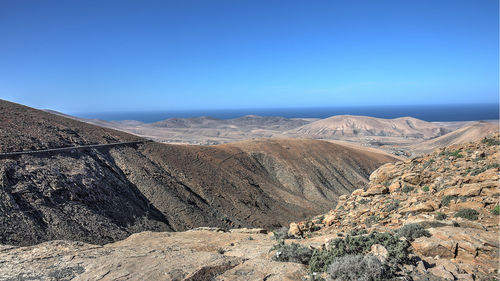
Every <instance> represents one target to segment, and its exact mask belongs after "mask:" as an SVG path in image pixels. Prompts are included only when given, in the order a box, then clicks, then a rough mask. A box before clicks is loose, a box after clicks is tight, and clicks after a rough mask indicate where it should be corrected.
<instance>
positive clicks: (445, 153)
mask: <svg viewBox="0 0 500 281" xmlns="http://www.w3.org/2000/svg"><path fill="white" fill-rule="evenodd" d="M460 152H462V150H461V149H458V150H455V151H442V152H441V153H439V155H442V156H453V157H456V158H462V157H464V156H463V155H462V154H461V153H460Z"/></svg>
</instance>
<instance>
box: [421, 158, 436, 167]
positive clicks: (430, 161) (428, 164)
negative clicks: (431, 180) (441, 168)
mask: <svg viewBox="0 0 500 281" xmlns="http://www.w3.org/2000/svg"><path fill="white" fill-rule="evenodd" d="M434 162H436V160H434V159H430V160H429V161H427V162H425V163H424V165H423V167H424V169H425V168H427V167H429V166H430V165H431V164H432V163H434Z"/></svg>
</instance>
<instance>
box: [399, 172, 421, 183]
mask: <svg viewBox="0 0 500 281" xmlns="http://www.w3.org/2000/svg"><path fill="white" fill-rule="evenodd" d="M401 179H402V180H403V181H404V182H407V183H410V184H413V185H418V184H420V176H419V174H417V173H406V174H404V175H403V176H401Z"/></svg>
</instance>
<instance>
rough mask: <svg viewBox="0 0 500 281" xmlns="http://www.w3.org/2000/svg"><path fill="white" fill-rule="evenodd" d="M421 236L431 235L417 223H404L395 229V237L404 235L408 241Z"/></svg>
mask: <svg viewBox="0 0 500 281" xmlns="http://www.w3.org/2000/svg"><path fill="white" fill-rule="evenodd" d="M423 236H425V237H431V234H430V233H429V231H427V230H426V229H425V228H424V227H423V226H422V225H420V224H418V223H410V224H406V225H404V226H402V227H401V228H399V229H398V230H397V231H396V237H398V238H401V237H406V239H408V241H410V242H413V241H414V240H415V239H417V238H419V237H423Z"/></svg>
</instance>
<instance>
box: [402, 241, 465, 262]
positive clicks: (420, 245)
mask: <svg viewBox="0 0 500 281" xmlns="http://www.w3.org/2000/svg"><path fill="white" fill-rule="evenodd" d="M411 245H412V247H413V249H414V251H415V253H417V254H419V255H422V256H425V257H435V256H439V257H441V258H454V257H455V251H456V249H457V242H455V241H450V240H442V239H438V238H435V237H420V238H417V239H415V241H413V242H412V243H411Z"/></svg>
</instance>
